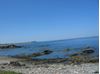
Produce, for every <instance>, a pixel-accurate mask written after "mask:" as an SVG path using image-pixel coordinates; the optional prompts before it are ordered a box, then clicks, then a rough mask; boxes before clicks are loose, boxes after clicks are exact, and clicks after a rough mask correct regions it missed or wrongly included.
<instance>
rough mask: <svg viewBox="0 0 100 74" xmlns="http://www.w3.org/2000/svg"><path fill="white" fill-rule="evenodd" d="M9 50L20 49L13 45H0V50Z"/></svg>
mask: <svg viewBox="0 0 100 74" xmlns="http://www.w3.org/2000/svg"><path fill="white" fill-rule="evenodd" d="M9 48H21V46H16V45H14V44H3V45H0V49H9Z"/></svg>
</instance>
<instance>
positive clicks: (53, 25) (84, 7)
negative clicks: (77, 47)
mask: <svg viewBox="0 0 100 74" xmlns="http://www.w3.org/2000/svg"><path fill="white" fill-rule="evenodd" d="M98 28H99V27H98V0H0V43H9V42H26V41H34V40H35V41H46V40H59V39H69V38H77V37H88V36H98V30H99V29H98Z"/></svg>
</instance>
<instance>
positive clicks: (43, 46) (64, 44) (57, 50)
mask: <svg viewBox="0 0 100 74" xmlns="http://www.w3.org/2000/svg"><path fill="white" fill-rule="evenodd" d="M17 45H21V46H23V48H16V49H5V50H0V56H16V55H23V54H24V55H28V54H32V53H37V52H42V51H44V50H47V49H48V50H52V51H53V53H51V54H49V55H43V56H39V57H33V58H35V59H36V58H38V59H50V58H67V57H68V56H69V55H71V54H73V53H76V52H80V51H81V50H82V49H83V48H85V47H87V46H90V47H93V48H95V53H94V54H93V56H99V37H88V38H77V39H68V40H57V41H45V42H30V43H22V44H17ZM67 48H70V49H72V50H71V51H66V49H67Z"/></svg>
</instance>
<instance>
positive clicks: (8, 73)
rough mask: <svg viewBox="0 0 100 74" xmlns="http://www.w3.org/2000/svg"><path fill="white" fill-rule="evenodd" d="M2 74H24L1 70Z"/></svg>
mask: <svg viewBox="0 0 100 74" xmlns="http://www.w3.org/2000/svg"><path fill="white" fill-rule="evenodd" d="M0 74H22V73H16V72H13V71H4V70H2V71H1V70H0Z"/></svg>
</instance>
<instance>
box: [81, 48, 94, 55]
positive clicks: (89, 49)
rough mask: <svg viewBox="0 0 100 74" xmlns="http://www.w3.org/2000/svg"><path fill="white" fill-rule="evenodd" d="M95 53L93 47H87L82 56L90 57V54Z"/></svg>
mask: <svg viewBox="0 0 100 74" xmlns="http://www.w3.org/2000/svg"><path fill="white" fill-rule="evenodd" d="M94 52H95V49H94V48H92V47H86V48H84V49H83V50H82V52H81V54H85V55H88V54H92V53H94Z"/></svg>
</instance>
